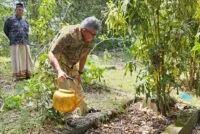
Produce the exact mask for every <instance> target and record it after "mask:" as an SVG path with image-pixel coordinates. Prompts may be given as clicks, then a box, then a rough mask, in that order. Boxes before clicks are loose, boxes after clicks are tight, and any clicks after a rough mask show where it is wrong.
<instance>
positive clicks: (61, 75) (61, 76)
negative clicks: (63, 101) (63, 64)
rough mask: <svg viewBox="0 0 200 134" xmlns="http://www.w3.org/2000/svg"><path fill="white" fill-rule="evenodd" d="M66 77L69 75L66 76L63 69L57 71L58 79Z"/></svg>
mask: <svg viewBox="0 0 200 134" xmlns="http://www.w3.org/2000/svg"><path fill="white" fill-rule="evenodd" d="M68 77H69V76H68V75H67V74H66V73H65V72H64V71H63V70H60V71H58V79H62V80H65V79H67V78H68Z"/></svg>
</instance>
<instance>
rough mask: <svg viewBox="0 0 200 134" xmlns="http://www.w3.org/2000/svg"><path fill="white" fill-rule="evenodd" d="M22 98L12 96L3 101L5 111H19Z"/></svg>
mask: <svg viewBox="0 0 200 134" xmlns="http://www.w3.org/2000/svg"><path fill="white" fill-rule="evenodd" d="M22 99H23V98H22V96H20V95H12V96H9V97H7V98H6V99H5V100H4V108H5V109H6V110H12V109H19V108H20V106H21V104H22Z"/></svg>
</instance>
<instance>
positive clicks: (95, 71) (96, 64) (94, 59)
mask: <svg viewBox="0 0 200 134" xmlns="http://www.w3.org/2000/svg"><path fill="white" fill-rule="evenodd" d="M85 68H86V71H85V73H84V74H83V81H84V83H86V84H91V83H92V82H93V80H99V81H102V79H103V73H104V71H105V68H104V67H103V66H102V65H101V63H100V60H99V58H98V56H96V55H90V56H89V57H88V60H87V61H86V67H85Z"/></svg>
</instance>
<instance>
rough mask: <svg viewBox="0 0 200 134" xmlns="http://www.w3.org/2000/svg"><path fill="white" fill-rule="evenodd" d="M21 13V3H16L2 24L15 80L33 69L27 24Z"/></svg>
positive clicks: (25, 76) (27, 75)
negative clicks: (9, 48)
mask: <svg viewBox="0 0 200 134" xmlns="http://www.w3.org/2000/svg"><path fill="white" fill-rule="evenodd" d="M23 14H24V6H23V4H22V3H18V4H16V9H15V15H13V16H10V17H8V19H7V20H6V21H5V24H4V32H5V34H6V36H7V37H8V39H9V40H10V45H11V54H12V56H11V59H12V60H11V61H12V71H13V77H14V79H15V80H19V79H24V78H29V77H30V74H31V72H32V69H33V64H32V60H31V55H30V48H29V40H28V32H29V25H28V22H27V21H26V19H24V18H22V17H23Z"/></svg>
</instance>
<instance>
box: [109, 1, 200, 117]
mask: <svg viewBox="0 0 200 134" xmlns="http://www.w3.org/2000/svg"><path fill="white" fill-rule="evenodd" d="M186 5H187V6H186ZM197 5H198V3H197V1H196V0H195V1H192V2H191V1H190V2H189V1H187V0H184V1H181V2H180V1H162V0H150V1H143V0H141V1H135V0H125V1H117V2H116V3H114V2H109V3H108V8H109V11H108V12H109V14H108V18H107V20H106V24H107V25H108V28H109V29H112V30H113V31H114V32H115V33H116V34H117V35H118V34H119V33H120V35H121V36H124V35H127V34H128V35H130V36H132V45H131V46H130V48H129V50H130V52H131V53H132V60H131V61H130V62H129V63H128V64H127V66H126V67H127V68H128V69H130V71H131V72H132V71H133V69H134V67H138V68H139V70H140V71H139V73H138V77H137V78H138V79H137V82H138V83H137V93H144V94H146V96H147V98H149V97H150V98H154V97H155V98H156V99H157V100H158V107H160V108H161V110H162V111H161V112H162V113H163V114H166V110H167V109H168V108H169V107H168V104H167V103H166V102H167V99H168V97H167V96H168V95H169V93H170V91H171V89H172V88H176V87H177V86H179V85H181V84H182V83H181V81H180V78H181V76H182V75H184V77H185V79H187V81H188V82H189V84H188V85H189V88H190V89H192V88H193V86H192V85H196V84H197V83H196V84H194V82H195V81H199V78H197V77H195V76H196V75H197V74H198V73H199V72H198V71H195V70H196V69H197V68H199V64H198V62H197V61H198V60H199V59H196V58H195V59H194V58H192V56H191V53H188V50H191V49H192V47H193V46H194V44H195V43H194V42H195V40H194V36H195V35H196V33H197V30H198V27H199V18H198V17H195V15H196V12H197V9H198V8H197ZM183 9H184V10H183ZM113 16H114V17H113ZM121 33H122V34H121ZM197 70H199V69H197ZM188 72H189V73H188ZM188 74H189V75H188Z"/></svg>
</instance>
